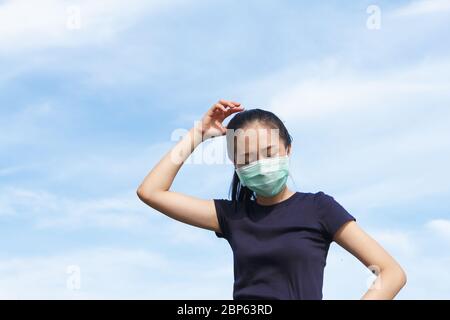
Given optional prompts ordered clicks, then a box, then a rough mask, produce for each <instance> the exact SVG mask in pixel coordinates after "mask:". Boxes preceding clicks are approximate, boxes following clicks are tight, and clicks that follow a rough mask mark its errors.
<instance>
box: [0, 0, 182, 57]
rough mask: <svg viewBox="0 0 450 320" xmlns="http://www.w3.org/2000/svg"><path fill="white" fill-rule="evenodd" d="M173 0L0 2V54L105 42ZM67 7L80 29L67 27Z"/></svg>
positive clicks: (171, 3) (19, 0) (177, 2)
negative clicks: (76, 16)
mask: <svg viewBox="0 0 450 320" xmlns="http://www.w3.org/2000/svg"><path fill="white" fill-rule="evenodd" d="M181 2H182V1H181V0H177V1H175V2H174V1H170V2H167V1H161V0H152V1H139V0H131V1H126V2H124V1H119V0H97V1H88V0H76V1H69V0H63V1H59V0H41V1H39V5H36V3H33V2H30V1H28V0H10V1H3V3H2V4H1V5H0V49H1V51H0V52H2V54H5V53H8V54H11V53H15V52H22V51H24V50H30V49H42V48H47V47H54V46H62V47H76V46H80V45H86V44H95V45H98V44H102V43H105V42H108V41H110V40H112V39H114V37H115V36H116V35H117V34H118V33H120V32H121V31H123V30H125V29H126V28H128V27H129V26H130V25H132V24H134V23H136V22H137V21H138V20H139V19H140V18H142V17H143V16H145V15H146V14H149V13H153V12H154V11H157V10H160V9H163V8H165V7H168V6H173V5H175V4H179V3H181ZM70 7H77V8H79V10H80V18H81V19H80V22H81V25H80V26H81V28H80V29H75V30H74V29H70V28H68V27H67V24H68V21H70V19H71V14H73V13H72V12H70V10H68V9H69V8H70Z"/></svg>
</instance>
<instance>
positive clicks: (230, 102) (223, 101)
mask: <svg viewBox="0 0 450 320" xmlns="http://www.w3.org/2000/svg"><path fill="white" fill-rule="evenodd" d="M219 103H220V104H222V105H224V106H228V107H230V108H234V107H237V106H239V105H240V103H239V102H234V101H229V100H224V99H220V100H219Z"/></svg>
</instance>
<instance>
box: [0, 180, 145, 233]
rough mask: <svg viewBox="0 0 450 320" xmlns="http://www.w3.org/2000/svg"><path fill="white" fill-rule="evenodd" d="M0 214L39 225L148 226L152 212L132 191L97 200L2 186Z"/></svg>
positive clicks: (58, 226) (117, 227) (57, 226)
mask: <svg viewBox="0 0 450 320" xmlns="http://www.w3.org/2000/svg"><path fill="white" fill-rule="evenodd" d="M0 200H1V201H0V202H1V203H2V207H1V212H0V215H13V216H15V217H16V218H17V219H29V220H31V221H34V224H35V226H36V227H38V228H49V227H54V228H68V229H71V228H75V229H76V228H83V227H97V228H113V229H128V230H141V229H142V228H150V227H151V224H150V220H151V219H152V217H153V216H151V215H148V213H149V212H151V211H153V210H152V209H151V208H148V207H145V206H144V205H142V204H141V203H140V201H139V199H138V198H137V196H136V193H135V191H134V190H133V191H130V192H124V193H123V194H119V195H117V196H112V197H105V198H98V199H91V200H85V199H72V198H69V197H67V196H61V195H56V194H53V193H50V192H47V191H39V190H29V189H22V188H13V187H4V188H2V192H1V195H0Z"/></svg>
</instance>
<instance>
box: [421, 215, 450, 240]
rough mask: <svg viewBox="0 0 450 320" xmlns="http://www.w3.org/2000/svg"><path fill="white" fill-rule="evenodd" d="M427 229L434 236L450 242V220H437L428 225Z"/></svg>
mask: <svg viewBox="0 0 450 320" xmlns="http://www.w3.org/2000/svg"><path fill="white" fill-rule="evenodd" d="M426 227H427V228H428V229H429V230H430V231H431V232H433V233H434V234H436V235H438V236H439V237H442V238H444V239H446V240H450V220H448V219H435V220H431V221H429V222H428V223H427V224H426Z"/></svg>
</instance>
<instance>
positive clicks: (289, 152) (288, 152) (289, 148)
mask: <svg viewBox="0 0 450 320" xmlns="http://www.w3.org/2000/svg"><path fill="white" fill-rule="evenodd" d="M291 148H292V145H289V147H288V150H287V155H288V156H290V155H291Z"/></svg>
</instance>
